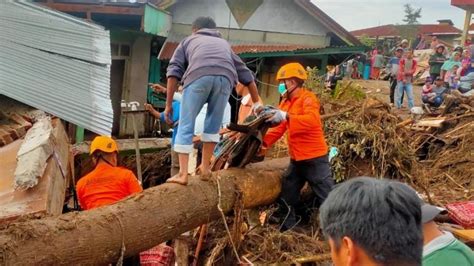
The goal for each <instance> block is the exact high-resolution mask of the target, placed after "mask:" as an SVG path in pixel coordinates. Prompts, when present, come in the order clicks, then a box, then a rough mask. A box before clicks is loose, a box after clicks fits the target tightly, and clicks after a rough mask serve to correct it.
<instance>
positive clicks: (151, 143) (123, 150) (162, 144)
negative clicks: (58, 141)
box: [73, 138, 171, 156]
mask: <svg viewBox="0 0 474 266" xmlns="http://www.w3.org/2000/svg"><path fill="white" fill-rule="evenodd" d="M116 141H117V145H118V148H119V152H120V155H122V156H124V155H131V154H135V140H134V139H117V140H116ZM138 141H139V143H140V145H139V146H140V153H142V154H145V153H151V152H156V151H160V150H164V149H169V147H170V145H171V140H170V139H168V138H166V139H163V138H141V139H139V140H138ZM90 144H91V142H90V141H85V142H81V143H78V144H75V145H74V147H73V149H74V151H75V152H76V154H78V155H82V154H84V155H88V154H89V150H90Z"/></svg>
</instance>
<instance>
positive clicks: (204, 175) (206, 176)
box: [196, 166, 212, 181]
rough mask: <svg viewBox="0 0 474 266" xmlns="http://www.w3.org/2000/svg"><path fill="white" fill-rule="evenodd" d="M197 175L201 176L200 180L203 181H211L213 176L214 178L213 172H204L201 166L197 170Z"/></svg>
mask: <svg viewBox="0 0 474 266" xmlns="http://www.w3.org/2000/svg"><path fill="white" fill-rule="evenodd" d="M196 175H199V178H200V179H201V180H202V181H209V179H210V178H211V176H212V173H211V171H209V170H207V171H202V168H201V166H199V167H197V168H196Z"/></svg>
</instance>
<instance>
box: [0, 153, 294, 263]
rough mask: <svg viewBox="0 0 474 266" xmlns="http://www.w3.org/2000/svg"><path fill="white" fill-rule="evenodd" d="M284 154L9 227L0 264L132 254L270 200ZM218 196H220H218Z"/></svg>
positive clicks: (2, 237)
mask: <svg viewBox="0 0 474 266" xmlns="http://www.w3.org/2000/svg"><path fill="white" fill-rule="evenodd" d="M288 162H289V160H288V158H284V159H278V160H272V161H266V162H262V163H259V164H255V165H249V166H248V168H247V169H229V170H222V171H219V172H217V173H215V174H214V175H215V176H216V177H217V178H216V180H213V181H209V182H204V181H200V180H198V178H193V179H192V181H191V182H190V184H189V185H188V186H180V185H177V184H164V185H161V186H158V187H154V188H151V189H147V190H145V191H144V192H142V193H140V194H138V195H135V196H132V197H130V198H128V199H126V200H124V201H121V202H118V203H116V204H113V205H110V206H106V207H102V208H98V209H94V210H90V211H85V212H80V213H78V212H76V213H70V214H64V215H61V216H59V217H48V218H44V219H40V220H30V221H26V222H21V223H15V224H11V225H9V226H8V227H7V228H5V229H4V230H2V231H0V264H1V265H5V264H6V265H11V264H15V265H32V264H35V265H36V264H39V265H49V264H55V265H65V264H68V265H74V264H88V265H89V264H91V265H92V264H94V265H96V264H107V263H114V262H117V261H118V260H119V258H120V256H121V250H124V254H123V255H124V256H125V257H127V256H131V255H135V254H138V253H139V252H141V251H144V250H147V249H150V248H152V247H154V246H156V245H157V244H159V243H162V242H164V241H166V240H169V239H173V238H175V237H177V236H179V235H180V234H181V233H184V232H186V231H189V230H191V229H193V228H196V227H198V226H199V225H201V224H205V223H208V222H209V221H212V220H216V219H218V218H219V217H220V212H219V209H218V205H220V208H222V210H223V212H224V213H228V212H230V211H231V210H232V209H233V208H234V205H235V204H236V202H237V197H238V196H237V195H240V197H241V199H242V200H241V202H242V204H243V205H244V208H252V207H256V206H261V205H267V204H270V203H272V202H273V201H274V200H275V199H276V198H277V197H278V195H279V193H280V190H281V183H280V176H281V174H282V172H283V170H284V169H285V168H286V167H287V166H288ZM219 195H221V197H219Z"/></svg>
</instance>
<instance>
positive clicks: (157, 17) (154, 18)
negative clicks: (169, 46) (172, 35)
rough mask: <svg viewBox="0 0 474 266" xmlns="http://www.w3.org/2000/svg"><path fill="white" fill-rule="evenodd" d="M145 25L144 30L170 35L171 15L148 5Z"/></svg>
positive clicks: (160, 34) (164, 35)
mask: <svg viewBox="0 0 474 266" xmlns="http://www.w3.org/2000/svg"><path fill="white" fill-rule="evenodd" d="M143 26H144V29H143V31H144V32H147V33H150V34H155V35H158V36H162V37H168V34H169V32H170V29H171V15H169V14H167V13H165V12H163V11H160V10H158V9H156V8H153V7H151V6H149V5H146V6H145V18H144V20H143Z"/></svg>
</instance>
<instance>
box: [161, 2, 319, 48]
mask: <svg viewBox="0 0 474 266" xmlns="http://www.w3.org/2000/svg"><path fill="white" fill-rule="evenodd" d="M257 2H258V1H257ZM170 11H171V13H172V14H173V24H174V25H173V29H172V31H174V29H175V27H176V26H175V25H178V24H186V25H191V24H192V22H193V21H194V19H196V18H197V17H199V16H210V17H212V18H214V20H215V21H216V24H217V26H218V27H219V28H222V29H230V30H231V31H230V33H231V39H235V37H236V36H235V33H236V32H237V31H232V30H236V29H241V30H245V31H244V33H245V34H242V35H243V36H245V35H247V34H249V35H252V34H257V33H252V31H257V32H258V31H264V32H269V33H267V35H268V36H267V41H268V42H283V43H285V42H287V41H288V40H286V39H285V38H284V37H286V35H278V34H274V33H284V34H294V35H307V36H317V37H318V38H322V39H326V35H327V33H328V29H327V28H325V27H324V26H323V25H321V24H320V23H319V22H318V21H316V19H314V18H313V17H312V16H311V15H309V14H308V13H307V12H306V11H305V10H303V9H302V8H301V7H299V6H298V5H296V4H293V3H292V2H291V1H288V0H263V1H262V4H261V5H260V6H259V7H258V8H257V9H256V10H255V12H254V13H253V14H252V15H251V16H250V18H249V19H248V20H247V21H246V23H245V24H243V27H242V28H240V27H239V24H238V23H237V21H236V18H235V17H234V15H233V14H232V12H231V10H230V8H229V7H228V5H227V3H226V1H225V0H217V1H216V0H199V1H191V0H186V1H179V2H177V3H176V4H175V5H174V6H172V7H171V10H170ZM236 12H237V11H236ZM238 12H244V11H242V10H238ZM245 12H249V14H250V13H251V10H250V11H249V10H247V11H245ZM222 31H223V32H225V31H224V30H222ZM189 32H190V31H189V30H188V31H187V34H189ZM270 32H271V33H272V34H270ZM232 33H234V35H233V34H232ZM273 34H274V35H273ZM259 39H261V36H259ZM290 43H291V42H290Z"/></svg>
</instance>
